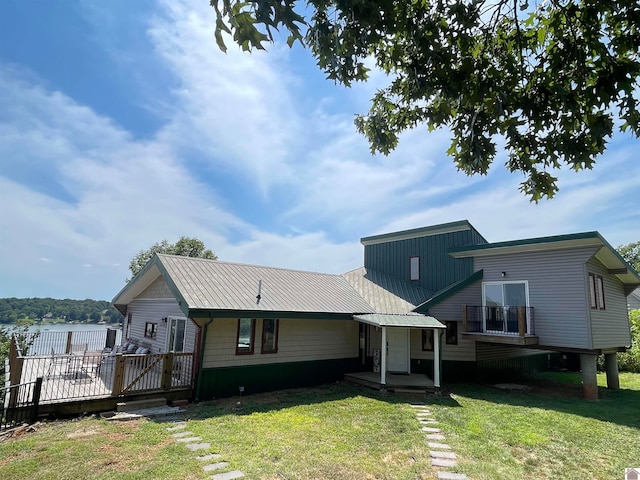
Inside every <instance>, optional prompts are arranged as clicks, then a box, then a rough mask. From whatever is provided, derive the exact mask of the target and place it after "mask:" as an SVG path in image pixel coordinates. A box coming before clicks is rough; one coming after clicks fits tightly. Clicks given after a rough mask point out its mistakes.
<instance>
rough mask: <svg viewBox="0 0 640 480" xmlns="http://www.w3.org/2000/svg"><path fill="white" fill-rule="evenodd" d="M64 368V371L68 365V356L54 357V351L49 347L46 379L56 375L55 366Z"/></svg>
mask: <svg viewBox="0 0 640 480" xmlns="http://www.w3.org/2000/svg"><path fill="white" fill-rule="evenodd" d="M58 365H60V366H64V367H65V369H66V368H67V367H68V365H69V356H68V355H56V351H55V350H54V349H53V347H51V357H50V359H49V367H48V368H47V374H46V377H51V376H52V375H55V373H56V366H58Z"/></svg>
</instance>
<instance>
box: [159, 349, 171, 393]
mask: <svg viewBox="0 0 640 480" xmlns="http://www.w3.org/2000/svg"><path fill="white" fill-rule="evenodd" d="M162 360H163V363H164V364H163V365H162V387H161V388H162V390H164V391H166V392H168V391H169V390H171V378H172V374H173V352H169V353H166V354H165V355H164V358H163V359H162Z"/></svg>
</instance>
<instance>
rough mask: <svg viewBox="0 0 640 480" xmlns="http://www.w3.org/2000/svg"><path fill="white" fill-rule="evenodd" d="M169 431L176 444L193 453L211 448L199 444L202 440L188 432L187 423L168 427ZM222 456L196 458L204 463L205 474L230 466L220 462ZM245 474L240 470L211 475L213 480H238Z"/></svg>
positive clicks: (214, 454) (217, 454)
mask: <svg viewBox="0 0 640 480" xmlns="http://www.w3.org/2000/svg"><path fill="white" fill-rule="evenodd" d="M167 431H168V432H170V433H171V436H172V437H173V439H174V440H175V441H176V442H180V443H183V444H184V445H185V446H186V447H187V448H188V449H189V450H191V451H192V452H197V451H199V450H208V449H209V448H211V444H210V443H205V442H201V443H197V442H200V440H202V438H200V437H198V436H195V435H194V434H193V432H190V431H188V430H187V422H177V423H176V424H175V425H173V426H172V427H167ZM221 458H222V455H220V454H219V453H207V454H203V455H199V456H197V457H196V460H198V461H200V462H202V463H203V464H204V465H203V466H202V470H203V471H204V472H205V473H209V472H215V471H216V470H222V469H224V468H227V467H228V466H229V462H225V461H224V460H220V459H221ZM212 460H220V461H217V462H213V463H210V462H211V461H212ZM243 477H244V473H242V472H241V471H240V470H231V471H229V472H220V473H216V474H215V475H211V477H210V478H211V479H212V480H235V479H237V478H243Z"/></svg>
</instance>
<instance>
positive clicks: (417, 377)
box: [344, 372, 435, 392]
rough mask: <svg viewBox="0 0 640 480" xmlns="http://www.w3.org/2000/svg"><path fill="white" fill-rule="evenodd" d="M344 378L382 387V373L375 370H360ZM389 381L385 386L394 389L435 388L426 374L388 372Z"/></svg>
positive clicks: (420, 389) (424, 389) (427, 389)
mask: <svg viewBox="0 0 640 480" xmlns="http://www.w3.org/2000/svg"><path fill="white" fill-rule="evenodd" d="M344 379H345V380H346V381H349V382H353V383H357V384H358V385H364V386H366V387H370V388H376V389H379V388H381V385H380V373H375V372H358V373H347V374H346V375H345V376H344ZM386 380H387V383H386V386H385V388H386V389H387V390H392V391H400V390H415V391H416V392H420V391H425V392H431V391H434V390H435V387H434V386H433V380H431V379H430V378H429V377H427V376H426V375H424V374H418V373H411V374H397V373H387V379H386Z"/></svg>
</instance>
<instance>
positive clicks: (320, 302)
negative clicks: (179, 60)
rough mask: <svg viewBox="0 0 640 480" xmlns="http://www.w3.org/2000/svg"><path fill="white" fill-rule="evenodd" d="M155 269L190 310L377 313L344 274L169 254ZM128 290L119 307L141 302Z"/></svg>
mask: <svg viewBox="0 0 640 480" xmlns="http://www.w3.org/2000/svg"><path fill="white" fill-rule="evenodd" d="M153 266H155V267H157V268H156V269H154V268H153ZM154 271H155V272H159V273H161V274H162V275H163V277H164V279H165V281H166V282H167V284H168V285H169V288H170V289H171V290H172V292H173V293H174V295H175V296H176V299H177V300H178V303H179V304H180V306H181V308H182V310H183V311H184V312H192V311H194V310H199V311H202V310H224V311H251V312H256V311H264V312H303V313H332V314H353V313H372V312H374V310H373V308H372V307H371V306H370V305H369V304H368V303H367V302H366V301H365V300H363V299H362V297H360V295H358V293H357V292H356V291H355V290H354V289H353V288H352V287H351V285H349V283H348V282H347V281H346V280H345V279H344V278H343V277H342V276H340V275H330V274H325V273H315V272H306V271H299V270H288V269H283V268H273V267H263V266H258V265H245V264H239V263H229V262H221V261H218V260H207V259H202V258H192V257H182V256H175V255H164V254H158V255H157V256H156V257H154V259H153V260H151V261H150V264H148V265H147V267H145V270H144V272H148V273H149V275H151V274H153V272H154ZM157 276H158V275H157V274H156V275H155V278H157ZM148 282H149V279H146V278H145V274H144V273H143V272H141V274H139V275H137V276H136V277H135V278H134V279H133V280H132V281H131V282H130V283H129V284H128V285H127V287H129V288H131V289H132V292H133V291H137V290H139V289H140V287H138V288H136V287H135V284H136V283H141V284H148ZM132 284H133V285H132ZM127 287H125V288H124V289H123V290H122V291H121V292H120V293H119V294H118V296H117V297H116V298H115V299H114V302H113V303H114V304H123V303H125V304H126V303H128V301H131V300H132V299H133V298H135V295H133V296H132V295H130V294H129V295H127V292H126V290H127ZM258 295H260V298H259V299H258V298H257V297H258Z"/></svg>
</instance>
